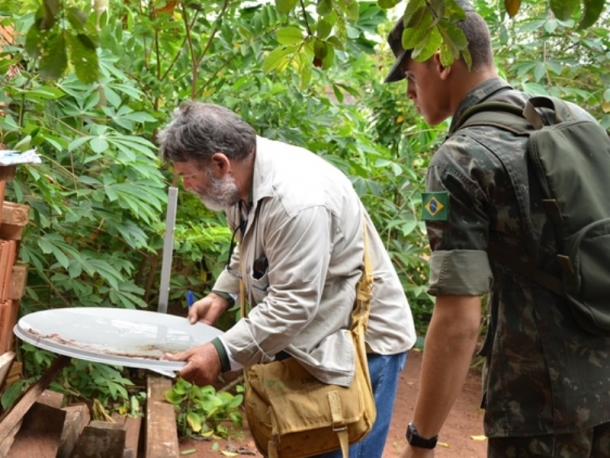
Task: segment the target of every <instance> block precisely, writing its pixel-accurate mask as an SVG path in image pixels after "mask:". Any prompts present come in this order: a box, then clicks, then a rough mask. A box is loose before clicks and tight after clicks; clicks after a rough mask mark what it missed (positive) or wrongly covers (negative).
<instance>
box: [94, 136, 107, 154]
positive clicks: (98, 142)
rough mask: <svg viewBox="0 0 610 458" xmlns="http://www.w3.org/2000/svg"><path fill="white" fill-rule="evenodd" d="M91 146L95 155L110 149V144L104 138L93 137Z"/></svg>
mask: <svg viewBox="0 0 610 458" xmlns="http://www.w3.org/2000/svg"><path fill="white" fill-rule="evenodd" d="M89 146H91V149H92V150H93V152H94V153H103V152H104V151H106V150H107V149H108V142H107V141H106V139H104V138H102V137H93V138H92V139H91V141H90V142H89Z"/></svg>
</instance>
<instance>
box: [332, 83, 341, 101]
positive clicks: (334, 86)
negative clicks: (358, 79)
mask: <svg viewBox="0 0 610 458" xmlns="http://www.w3.org/2000/svg"><path fill="white" fill-rule="evenodd" d="M333 92H334V94H335V97H336V98H337V100H338V101H339V103H343V92H341V89H339V87H338V86H337V85H336V84H333Z"/></svg>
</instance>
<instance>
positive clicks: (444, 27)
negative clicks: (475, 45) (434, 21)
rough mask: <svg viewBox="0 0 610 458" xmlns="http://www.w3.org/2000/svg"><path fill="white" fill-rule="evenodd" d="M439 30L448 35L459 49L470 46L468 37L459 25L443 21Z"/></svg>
mask: <svg viewBox="0 0 610 458" xmlns="http://www.w3.org/2000/svg"><path fill="white" fill-rule="evenodd" d="M439 31H440V32H441V33H443V35H446V36H447V37H448V38H449V39H450V40H451V42H452V43H453V45H454V46H455V47H456V48H457V49H458V50H460V51H461V50H463V49H466V48H468V39H467V38H466V35H465V34H464V32H463V31H462V29H460V28H459V27H458V26H457V25H455V24H452V23H450V22H445V21H442V23H441V24H440V25H439Z"/></svg>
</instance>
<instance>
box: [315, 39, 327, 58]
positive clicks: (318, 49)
mask: <svg viewBox="0 0 610 458" xmlns="http://www.w3.org/2000/svg"><path fill="white" fill-rule="evenodd" d="M328 48H329V47H328V45H327V44H326V43H325V42H323V41H322V40H316V41H315V42H314V44H313V53H314V55H315V56H316V57H317V58H318V59H324V58H325V57H326V55H327V54H328Z"/></svg>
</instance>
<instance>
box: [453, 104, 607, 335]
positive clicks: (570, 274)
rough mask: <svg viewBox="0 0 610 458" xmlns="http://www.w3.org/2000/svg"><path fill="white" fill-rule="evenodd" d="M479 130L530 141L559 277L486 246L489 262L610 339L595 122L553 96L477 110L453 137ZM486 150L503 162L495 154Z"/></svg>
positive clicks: (602, 164)
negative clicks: (562, 303)
mask: <svg viewBox="0 0 610 458" xmlns="http://www.w3.org/2000/svg"><path fill="white" fill-rule="evenodd" d="M481 125H483V126H494V127H496V128H499V129H503V130H506V131H510V132H513V133H514V134H515V135H526V136H528V137H529V138H528V140H527V152H526V158H527V160H528V167H529V168H532V170H533V174H532V173H530V176H532V175H533V176H535V177H536V179H537V180H538V184H539V186H540V188H541V190H542V193H543V195H544V198H543V201H542V203H543V206H544V209H545V212H546V213H547V216H548V217H549V219H550V220H551V221H552V223H553V226H554V228H555V234H556V237H557V247H558V253H557V262H558V263H559V265H560V266H561V272H562V275H561V278H557V277H555V276H553V275H551V274H549V273H547V272H544V271H542V270H540V269H538V268H537V267H535V266H533V265H531V264H529V263H525V262H523V261H521V260H520V259H519V258H517V257H516V256H515V255H514V254H512V253H508V252H504V251H502V250H498V249H497V248H495V247H491V246H490V250H489V254H490V256H491V257H492V258H493V259H494V260H497V262H500V263H503V264H504V265H506V266H507V267H509V268H511V269H513V270H515V271H517V272H520V273H522V274H524V275H526V276H528V277H529V278H531V279H532V280H534V281H536V282H538V283H539V284H541V285H542V286H544V287H546V288H547V289H550V290H551V291H553V292H555V293H557V294H560V295H562V296H564V297H565V298H566V300H567V303H568V304H569V306H570V310H571V312H572V315H573V316H574V319H575V320H576V322H577V323H578V324H579V326H580V327H581V328H583V329H585V330H586V331H588V332H591V333H594V334H601V335H610V286H609V284H610V195H609V194H610V138H609V137H608V134H607V133H606V132H605V131H604V129H603V128H601V126H600V125H599V124H597V123H596V122H594V121H593V120H588V119H576V117H575V116H574V114H573V113H572V111H571V109H570V106H569V105H568V104H566V103H565V102H563V101H562V100H559V99H557V98H554V97H532V98H531V99H529V100H528V102H527V104H526V106H525V108H524V109H523V110H522V109H520V108H519V107H516V106H514V105H511V104H507V103H502V102H484V103H481V104H478V105H475V106H473V107H471V108H470V109H468V110H467V111H466V112H465V113H464V115H463V116H462V118H461V119H460V123H459V124H458V126H456V128H455V129H454V131H453V132H455V131H457V130H458V129H462V128H464V127H468V126H481ZM488 149H489V148H488ZM489 151H490V152H491V153H493V154H495V155H496V156H497V157H498V158H499V159H500V161H502V157H501V154H497V153H496V152H494V151H492V150H491V149H489ZM502 163H503V164H504V166H505V168H506V170H507V171H508V174H509V176H510V179H511V181H512V183H513V186H516V185H518V184H520V182H519V180H521V181H523V179H522V178H519V177H518V176H517V174H516V173H515V172H514V171H513V170H512V168H511V167H507V166H506V163H505V161H502ZM524 185H526V186H527V183H524ZM527 189H529V186H527ZM519 205H520V206H521V205H523V203H522V202H520V203H519ZM521 212H522V214H525V213H524V210H523V209H521Z"/></svg>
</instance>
